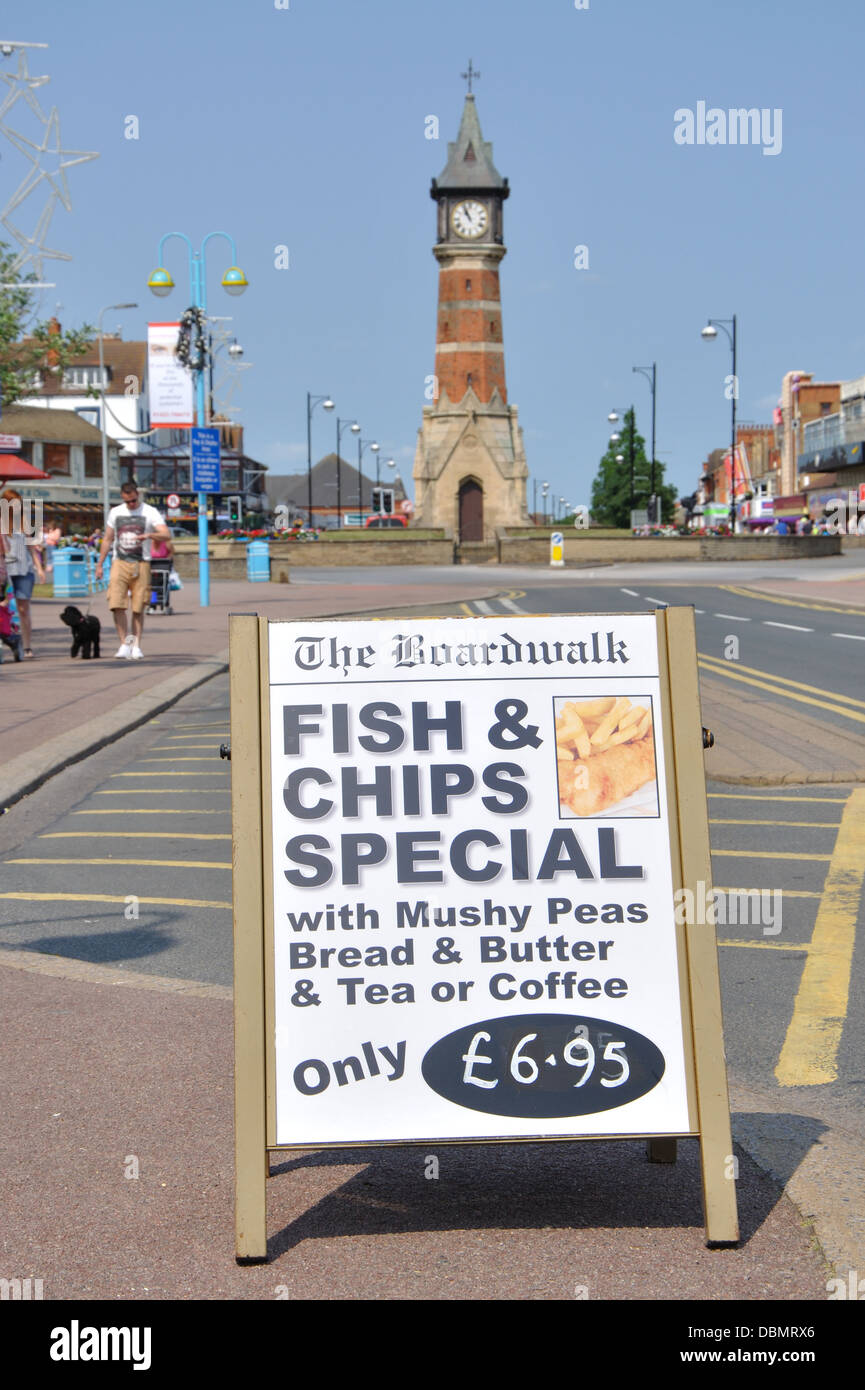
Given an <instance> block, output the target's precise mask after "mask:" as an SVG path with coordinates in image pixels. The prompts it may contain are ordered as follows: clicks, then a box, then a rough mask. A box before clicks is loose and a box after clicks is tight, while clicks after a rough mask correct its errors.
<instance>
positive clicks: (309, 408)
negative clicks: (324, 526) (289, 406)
mask: <svg viewBox="0 0 865 1390" xmlns="http://www.w3.org/2000/svg"><path fill="white" fill-rule="evenodd" d="M317 405H320V406H321V407H322V408H323V409H324V410H333V401H332V400H331V399H330V396H313V395H310V393H309V391H307V393H306V501H307V506H306V512H307V523H306V524H307V526H310V527H311V526H312V412H313V411H314V410H315V407H316V406H317Z"/></svg>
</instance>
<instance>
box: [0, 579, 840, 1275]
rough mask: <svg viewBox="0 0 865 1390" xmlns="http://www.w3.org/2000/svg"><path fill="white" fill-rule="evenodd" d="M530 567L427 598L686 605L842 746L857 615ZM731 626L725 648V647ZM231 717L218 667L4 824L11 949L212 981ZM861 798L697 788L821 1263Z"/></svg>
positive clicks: (752, 1093)
mask: <svg viewBox="0 0 865 1390" xmlns="http://www.w3.org/2000/svg"><path fill="white" fill-rule="evenodd" d="M496 577H498V576H496ZM725 577H726V575H725ZM620 578H621V576H619V575H617V576H616V579H617V580H619V579H620ZM532 579H533V582H532V583H531V584H530V585H529V584H527V581H526V576H525V574H524V575H523V587H522V588H520V587H519V586H518V585H514V586H513V587H512V588H507V587H506V586H503V587H502V590H501V592H500V596H499V597H497V598H494V599H489V600H476V601H474V602H473V603H471V604H468V605H464V604H461V602H460V600H459V599H456V598H455V602H454V604H453V605H449V606H448V607H446V608H442V609H438V610H437V612H438V613H441V614H445V613H447V612H455V613H464V614H465V613H471V614H473V615H474V614H484V615H485V616H489V617H495V618H498V619H500V620H501V621H502V622H507V621H508V620H509V619H516V618H517V617H518V616H521V615H523V614H532V613H564V612H568V611H598V612H611V611H629V612H631V611H639V612H644V611H646V610H647V609H649V608H651V607H653V606H659V605H660V604H663V603H681V602H683V601H684V602H693V603H694V604H695V606H696V610H697V634H698V647H699V650H700V653H701V654H702V659H703V667H702V669H703V673H704V674H708V675H709V676H710V677H711V678H713V679H716V680H733V679H734V677H735V676H740V677H741V676H742V675H746V674H747V673H748V672H757V673H759V674H758V675H754V676H751V677H750V680H751V681H752V682H755V684H752V685H751V686H749V687H748V689H749V691H751V692H752V693H756V695H757V696H758V698H762V691H763V688H764V687H765V690H766V698H767V699H768V698H769V692H771V700H772V707H773V708H775V707H777V705H778V704H779V703H780V704H786V705H788V706H789V707H790V708H791V709H793V710H794V711H796V710H799V709H800V708H807V710H809V711H811V712H813V711H815V710H816V711H817V712H818V713H819V715H820V717H821V718H822V719H824V720H826V721H827V722H828V723H830V724H831V725H832V726H833V727H836V728H838V729H839V730H843V731H844V734H845V736H846V737H849V738H850V740H851V746H853V744H855V743H858V742H859V741H860V740H862V732H861V731H862V725H863V724H865V700H862V699H860V698H859V695H860V693H861V691H862V685H861V680H860V678H859V669H858V668H859V662H860V661H861V655H860V653H861V648H860V647H859V642H860V641H861V642H865V614H862V613H857V612H855V611H844V610H843V608H842V606H841V605H832V604H830V603H827V604H825V605H822V606H815V605H814V603H813V602H811V601H806V600H803V601H802V602H797V603H796V604H795V606H794V605H792V604H790V603H789V602H788V603H783V604H782V603H778V602H775V601H774V600H773V599H770V598H769V597H767V596H765V595H762V596H761V595H756V594H753V593H749V592H747V590H746V589H745V588H744V585H743V584H736V585H727V584H724V585H717V584H711V585H709V584H706V583H703V584H701V585H700V587H699V589H698V588H696V587H693V588H692V587H690V586H689V585H684V586H683V585H680V584H671V583H669V580H667V581H666V582H662V581H661V580H658V579H653V580H652V582H651V583H650V584H645V583H644V582H641V581H638V580H632V579H630V578H628V579H627V580H626V582H624V583H620V582H616V583H612V584H610V583H601V582H599V579H598V576H593V577H592V578H591V579H589V577H588V576H582V575H581V576H580V577H579V579H578V580H577V582H576V583H575V582H574V577H573V576H563V577H562V578H558V577H557V579H556V581H555V582H550V580H549V576H548V575H546V574H544V573H540V574H538V573H537V572H535V573H534V575H533V576H532ZM839 610H840V611H839ZM839 634H843V635H839ZM731 635H735V636H736V638H737V639H738V642H739V652H738V662H737V661H735V660H732V659H730V658H729V657H725V655H724V644H725V643H726V642H727V641H728V639H729V637H730V636H731ZM728 671H729V673H730V674H729V675H727V672H728ZM803 697H804V698H805V699H807V701H808V702H809V703H808V704H807V705H806V706H803V705H802V704H801V700H802V698H803ZM228 714H229V711H228V684H227V678H224V677H220V678H217V679H215V680H213V681H211V682H209V683H208V684H207V685H206V686H204V687H202V688H201V689H200V690H198V691H196V692H194V693H193V694H191V695H189V696H188V697H186V698H185V699H184V700H182V701H181V702H179V703H178V704H177V705H176V706H174V707H173V708H172V709H171V710H169V711H167V712H165V713H163V714H162V715H161V716H160V717H159V718H157V719H154V720H152V721H151V722H150V723H148V724H146V725H144V726H143V727H142V728H140V729H139V730H137V731H136V732H134V733H132V734H130V735H128V736H126V737H125V738H123V739H121V740H119V741H118V742H116V743H114V744H112V745H110V746H109V747H107V748H105V749H103V750H102V751H101V752H99V753H97V754H96V755H94V756H92V757H90V758H89V759H87V760H86V761H84V762H82V763H80V764H77V765H76V766H74V767H72V768H70V769H67V770H66V771H65V772H63V773H61V774H59V775H58V776H57V777H55V778H54V779H52V781H51V782H50V783H48V784H47V785H46V786H45V787H44V788H43V789H42V790H40V791H39V792H37V793H36V794H35V795H33V796H31V797H28V798H27V799H26V800H25V801H24V802H22V803H20V804H19V805H18V806H17V807H15V808H13V813H12V814H10V815H8V816H6V817H4V818H3V819H2V820H0V859H2V864H3V868H2V884H0V934H2V941H3V943H4V944H5V945H6V946H7V947H18V948H23V949H26V950H29V951H37V952H43V953H47V954H51V955H59V956H63V957H66V958H67V959H72V960H74V961H79V962H82V963H83V964H84V965H86V964H88V963H92V964H101V965H110V966H111V967H113V968H115V969H120V970H130V971H135V972H143V973H146V974H152V975H158V976H160V977H168V978H171V979H182V980H195V981H203V982H206V983H208V984H210V985H212V986H215V987H216V989H217V991H218V992H220V993H224V992H225V991H226V990H227V988H228V986H229V985H230V982H231V971H232V955H231V953H232V941H231V910H230V901H231V838H230V765H229V764H228V763H226V762H223V761H221V760H220V758H219V756H218V748H219V744H220V742H221V741H222V740H223V739H224V738H225V737H226V735H227V733H228ZM861 765H863V766H865V759H862V761H861ZM863 803H865V789H863V788H862V787H859V786H855V785H844V784H840V783H836V784H832V785H826V786H820V785H816V786H815V785H811V786H807V787H804V786H803V787H785V788H777V787H775V788H773V787H768V786H767V787H762V788H754V787H745V786H741V787H735V786H731V785H730V784H724V783H721V782H714V781H713V782H710V784H709V808H710V830H711V842H712V851H713V858H714V875H715V883H716V886H717V887H719V888H722V889H726V890H733V889H757V890H760V892H761V894H762V897H761V905H762V917H761V920H758V921H754V922H750V923H741V922H737V923H731V922H727V923H723V924H720V925H719V928H718V936H719V941H720V961H721V976H722V989H723V999H724V1010H725V1034H726V1045H727V1054H728V1063H729V1071H730V1080H731V1089H732V1094H733V1099H734V1109H736V1110H737V1111H739V1112H740V1113H741V1122H740V1133H742V1134H743V1135H745V1136H746V1137H749V1138H750V1139H751V1140H752V1141H753V1146H754V1147H753V1149H752V1152H755V1153H756V1155H757V1156H758V1161H760V1162H761V1163H763V1164H764V1166H767V1167H770V1168H771V1169H772V1171H773V1172H774V1173H775V1174H776V1175H777V1176H779V1177H781V1178H782V1179H783V1180H785V1181H791V1182H792V1184H793V1185H792V1186H791V1188H790V1190H791V1193H792V1195H794V1198H795V1199H796V1200H798V1201H799V1203H800V1206H802V1207H803V1208H804V1210H805V1212H806V1214H808V1215H815V1216H817V1217H819V1218H820V1220H821V1221H823V1223H824V1228H825V1230H826V1231H827V1232H830V1233H833V1234H831V1238H830V1239H828V1240H827V1244H830V1245H831V1243H832V1241H834V1242H835V1245H834V1246H833V1248H832V1250H831V1252H830V1253H831V1254H832V1255H833V1256H834V1258H835V1260H836V1262H837V1261H838V1260H839V1259H843V1258H847V1259H848V1260H849V1261H850V1262H851V1263H850V1267H854V1266H853V1261H855V1260H856V1259H857V1258H858V1259H859V1260H860V1261H861V1262H862V1267H865V1231H863V1224H862V1221H861V1213H862V1212H865V1200H863V1197H865V1188H863V1171H862V1169H863V1165H862V1160H861V1154H862V1152H863V1149H865V1145H863V1140H865V1108H863V1098H865V1097H863V1092H865V1075H863V1071H862V1061H861V1059H862V1056H863V1055H865V1023H863V1019H865V1009H863V1004H865V997H863V996H865V988H863V978H865V976H863V954H862V953H863V930H862V928H863V905H862V876H863V866H862V863H861V862H860V861H861V858H862V857H861V854H860V849H859V847H861V844H862V842H863V832H865V804H863ZM779 895H780V896H779ZM815 1018H816V1024H815ZM815 1039H816V1041H815ZM818 1140H819V1144H818V1142H817V1141H818ZM818 1148H819V1149H820V1150H822V1151H823V1154H824V1156H825V1157H827V1159H828V1158H831V1159H832V1164H831V1165H828V1164H827V1165H826V1166H824V1169H820V1168H819V1167H818V1169H817V1170H815V1171H813V1172H810V1171H809V1172H808V1173H807V1174H806V1177H805V1179H804V1181H803V1179H802V1177H801V1173H802V1171H804V1170H805V1169H807V1167H808V1165H807V1163H806V1162H805V1159H806V1156H807V1155H809V1154H812V1153H813V1152H815V1151H816V1150H817V1149H818ZM838 1165H841V1172H842V1173H843V1180H841V1181H839V1168H838ZM796 1183H798V1187H797V1186H796ZM859 1252H861V1253H859Z"/></svg>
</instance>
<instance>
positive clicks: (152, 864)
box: [3, 857, 231, 869]
mask: <svg viewBox="0 0 865 1390" xmlns="http://www.w3.org/2000/svg"><path fill="white" fill-rule="evenodd" d="M3 862H4V864H113V865H115V866H119V867H121V868H125V867H126V865H128V864H143V865H145V866H146V867H148V868H154V869H230V868H231V861H230V860H227V859H217V860H210V859H54V858H52V857H49V858H47V859H4V861H3Z"/></svg>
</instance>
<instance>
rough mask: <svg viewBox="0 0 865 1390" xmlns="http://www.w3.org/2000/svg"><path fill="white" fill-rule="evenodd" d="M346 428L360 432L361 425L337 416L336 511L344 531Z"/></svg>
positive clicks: (340, 528)
mask: <svg viewBox="0 0 865 1390" xmlns="http://www.w3.org/2000/svg"><path fill="white" fill-rule="evenodd" d="M345 430H351V432H352V434H360V425H359V424H358V423H357V420H340V418H339V416H338V415H337V417H336V513H337V521H336V524H337V529H338V530H339V531H342V456H341V454H340V452H339V450H340V445H341V443H342V436H343V432H344V431H345Z"/></svg>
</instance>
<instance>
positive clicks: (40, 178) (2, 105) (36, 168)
mask: <svg viewBox="0 0 865 1390" xmlns="http://www.w3.org/2000/svg"><path fill="white" fill-rule="evenodd" d="M44 47H47V45H45V44H27V43H25V44H21V43H12V42H9V43H6V42H3V41H0V55H2V57H4V58H8V57H10V56H11V54H12V53H13V52H15V51H16V50H17V51H18V67H17V70H16V71H15V72H4V73H0V81H2V82H4V83H5V84H6V86H7V88H8V89H9V90H8V91H7V92H6V94H5V96H4V97H3V100H2V102H0V134H2V135H5V137H6V139H7V140H8V141H9V143H10V145H12V146H13V148H14V149H16V150H17V151H18V152H19V154H22V155H24V157H25V159H28V160H29V161H30V163H31V166H32V167H31V168H30V170H29V171H28V172H27V173H26V174H25V176H24V178H23V179H22V180H21V182H20V183H19V185H18V187H17V188H16V189H15V192H14V193H13V194H12V195H11V197H10V198H9V200H8V202H7V203H6V206H5V207H4V208H3V210H2V212H0V225H2V226H3V227H4V228H5V229H6V230H7V231H8V232H9V233H10V235H11V236H12V237H13V238H14V240H15V242H17V244H18V246H19V247H20V248H21V249H20V251H19V253H18V255H17V256H16V257H15V260H14V262H13V269H14V271H15V273H16V274H22V275H23V274H26V273H28V272H32V273H34V274H35V276H36V279H37V280H39V281H41V280H43V279H44V278H45V277H44V273H43V269H42V262H43V261H44V260H62V261H68V260H71V259H72V258H71V256H68V255H67V254H66V253H65V252H64V251H55V250H52V249H50V248H49V247H47V246H46V245H45V239H46V237H47V235H48V228H49V226H50V223H51V219H52V217H53V216H54V211H55V208H56V206H57V204H58V202H59V203H62V205H63V207H64V208H65V209H66V211H67V212H71V211H72V200H71V198H70V195H69V184H68V182H67V179H66V170H67V169H70V168H72V166H73V165H75V164H86V163H87V162H88V160H91V159H98V158H99V155H98V153H96V152H95V151H85V150H67V149H64V148H63V142H62V139H61V136H60V116H59V113H58V111H57V107H56V106H52V108H51V110H50V111H49V113H48V115H47V116H46V115H45V113H44V112H43V110H42V108H41V106H40V105H39V101H38V100H37V98H36V96H35V95H34V88H37V87H41V86H43V84H44V83H46V82H48V81H49V80H50V79H49V78H48V77H31V76H30V73H29V71H28V68H27V55H26V53H25V52H24V51H23V50H24V49H26V48H44ZM0 92H2V88H0ZM22 97H23V98H24V101H25V103H26V105H27V106H28V107H29V110H30V112H31V114H32V115H33V116H34V117H35V118H36V120H37V121H38V122H39V124H40V125H41V127H42V130H41V139H38V140H31V139H30V138H29V137H28V136H27V135H25V134H23V133H22V132H21V131H20V130H14V129H13V128H12V126H11V125H10V123H9V116H10V114H11V112H12V110H13V107H14V106H15V105H16V103H17V102H18V101H19V99H20V98H22ZM38 189H41V191H42V192H43V193H45V194H46V195H47V199H46V202H45V204H44V206H43V207H42V209H41V211H40V212H39V215H38V216H37V218H36V222H35V227H34V231H33V235H32V236H28V235H27V234H26V233H25V232H23V231H21V229H20V227H19V226H17V225H16V224H15V223H13V221H12V219H11V214H12V213H13V212H14V211H15V209H16V208H18V207H20V205H21V204H22V203H23V202H24V201H25V199H27V198H29V197H31V196H32V195H33V194H34V193H35V192H36V190H38ZM16 221H17V219H16Z"/></svg>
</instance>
